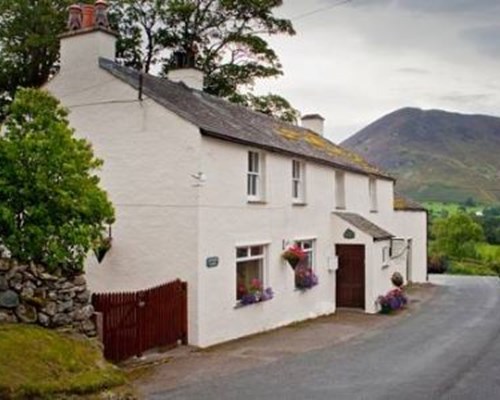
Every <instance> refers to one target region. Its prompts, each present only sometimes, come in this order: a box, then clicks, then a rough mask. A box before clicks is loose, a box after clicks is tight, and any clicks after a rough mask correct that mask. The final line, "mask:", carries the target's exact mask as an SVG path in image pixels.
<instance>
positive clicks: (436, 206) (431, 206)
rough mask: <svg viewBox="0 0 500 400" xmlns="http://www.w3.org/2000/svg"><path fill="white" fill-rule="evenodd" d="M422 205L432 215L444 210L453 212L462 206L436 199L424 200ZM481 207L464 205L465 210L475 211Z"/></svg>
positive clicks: (481, 208)
mask: <svg viewBox="0 0 500 400" xmlns="http://www.w3.org/2000/svg"><path fill="white" fill-rule="evenodd" d="M423 205H424V207H425V208H426V209H427V210H429V212H430V213H431V214H432V215H434V216H439V215H441V214H442V213H443V212H444V211H446V212H448V214H453V213H456V212H458V211H459V210H460V208H461V207H463V205H462V204H458V203H440V202H436V201H429V202H425V203H424V204H423ZM483 208H484V207H483V206H475V207H465V211H466V212H474V213H475V212H477V211H482V210H483Z"/></svg>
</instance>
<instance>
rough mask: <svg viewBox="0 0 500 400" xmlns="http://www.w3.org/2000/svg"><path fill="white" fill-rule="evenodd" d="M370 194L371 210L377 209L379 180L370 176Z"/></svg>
mask: <svg viewBox="0 0 500 400" xmlns="http://www.w3.org/2000/svg"><path fill="white" fill-rule="evenodd" d="M368 191H369V194H370V211H377V209H378V201H377V180H376V179H374V178H370V181H369V190H368Z"/></svg>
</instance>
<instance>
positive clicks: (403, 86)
mask: <svg viewBox="0 0 500 400" xmlns="http://www.w3.org/2000/svg"><path fill="white" fill-rule="evenodd" d="M284 3H285V4H284V6H283V7H281V9H280V10H279V15H281V16H284V17H287V18H291V19H292V20H293V21H294V26H295V29H296V31H297V35H296V36H294V37H286V36H280V37H273V38H271V39H270V43H271V46H272V47H273V48H274V49H275V50H276V51H277V52H278V54H279V56H280V59H281V61H282V64H283V68H284V72H285V75H284V76H283V77H281V78H279V79H276V80H274V79H273V80H266V81H261V82H260V83H259V84H257V86H256V89H257V92H258V93H267V92H268V91H271V92H275V93H278V94H281V95H283V96H284V97H285V98H287V99H288V100H290V101H291V102H292V104H293V105H294V106H295V107H296V108H298V109H299V110H300V111H301V112H302V113H320V114H321V115H323V116H324V117H325V118H326V135H327V136H328V137H329V138H330V139H332V140H333V141H334V142H340V141H342V140H343V139H345V138H347V137H348V136H350V135H352V134H353V133H355V132H356V131H358V130H359V129H361V128H363V127H364V126H366V125H367V124H369V123H370V122H372V121H374V120H375V119H377V118H379V117H381V116H383V115H385V114H387V113H388V112H390V111H393V110H396V109H398V108H401V107H406V106H412V107H420V108H425V109H429V108H439V109H444V110H449V111H457V112H464V113H481V114H490V115H497V116H500V107H499V106H500V0H351V1H350V2H346V0H307V1H303V0H284ZM341 3H344V4H341ZM334 4H339V5H338V6H336V7H333V8H328V7H330V6H332V5H334ZM316 10H322V11H320V12H315V11H316ZM313 12H314V13H313ZM295 17H296V18H295Z"/></svg>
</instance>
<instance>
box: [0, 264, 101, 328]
mask: <svg viewBox="0 0 500 400" xmlns="http://www.w3.org/2000/svg"><path fill="white" fill-rule="evenodd" d="M93 314H94V309H93V307H92V305H91V304H90V292H89V290H88V289H87V284H86V281H85V277H84V275H76V276H73V277H65V276H62V275H61V274H58V273H54V274H49V273H48V272H47V271H46V270H45V268H44V267H42V266H38V265H35V264H32V263H31V264H18V263H17V262H15V261H13V260H7V259H0V323H2V322H10V323H16V322H17V323H26V324H37V325H41V326H44V327H47V328H66V329H70V330H73V331H76V332H79V333H83V334H85V335H87V336H90V337H92V336H95V335H96V328H95V324H94V322H93Z"/></svg>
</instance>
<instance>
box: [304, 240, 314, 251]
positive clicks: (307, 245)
mask: <svg viewBox="0 0 500 400" xmlns="http://www.w3.org/2000/svg"><path fill="white" fill-rule="evenodd" d="M302 248H303V249H312V241H310V240H307V241H305V242H302Z"/></svg>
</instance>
